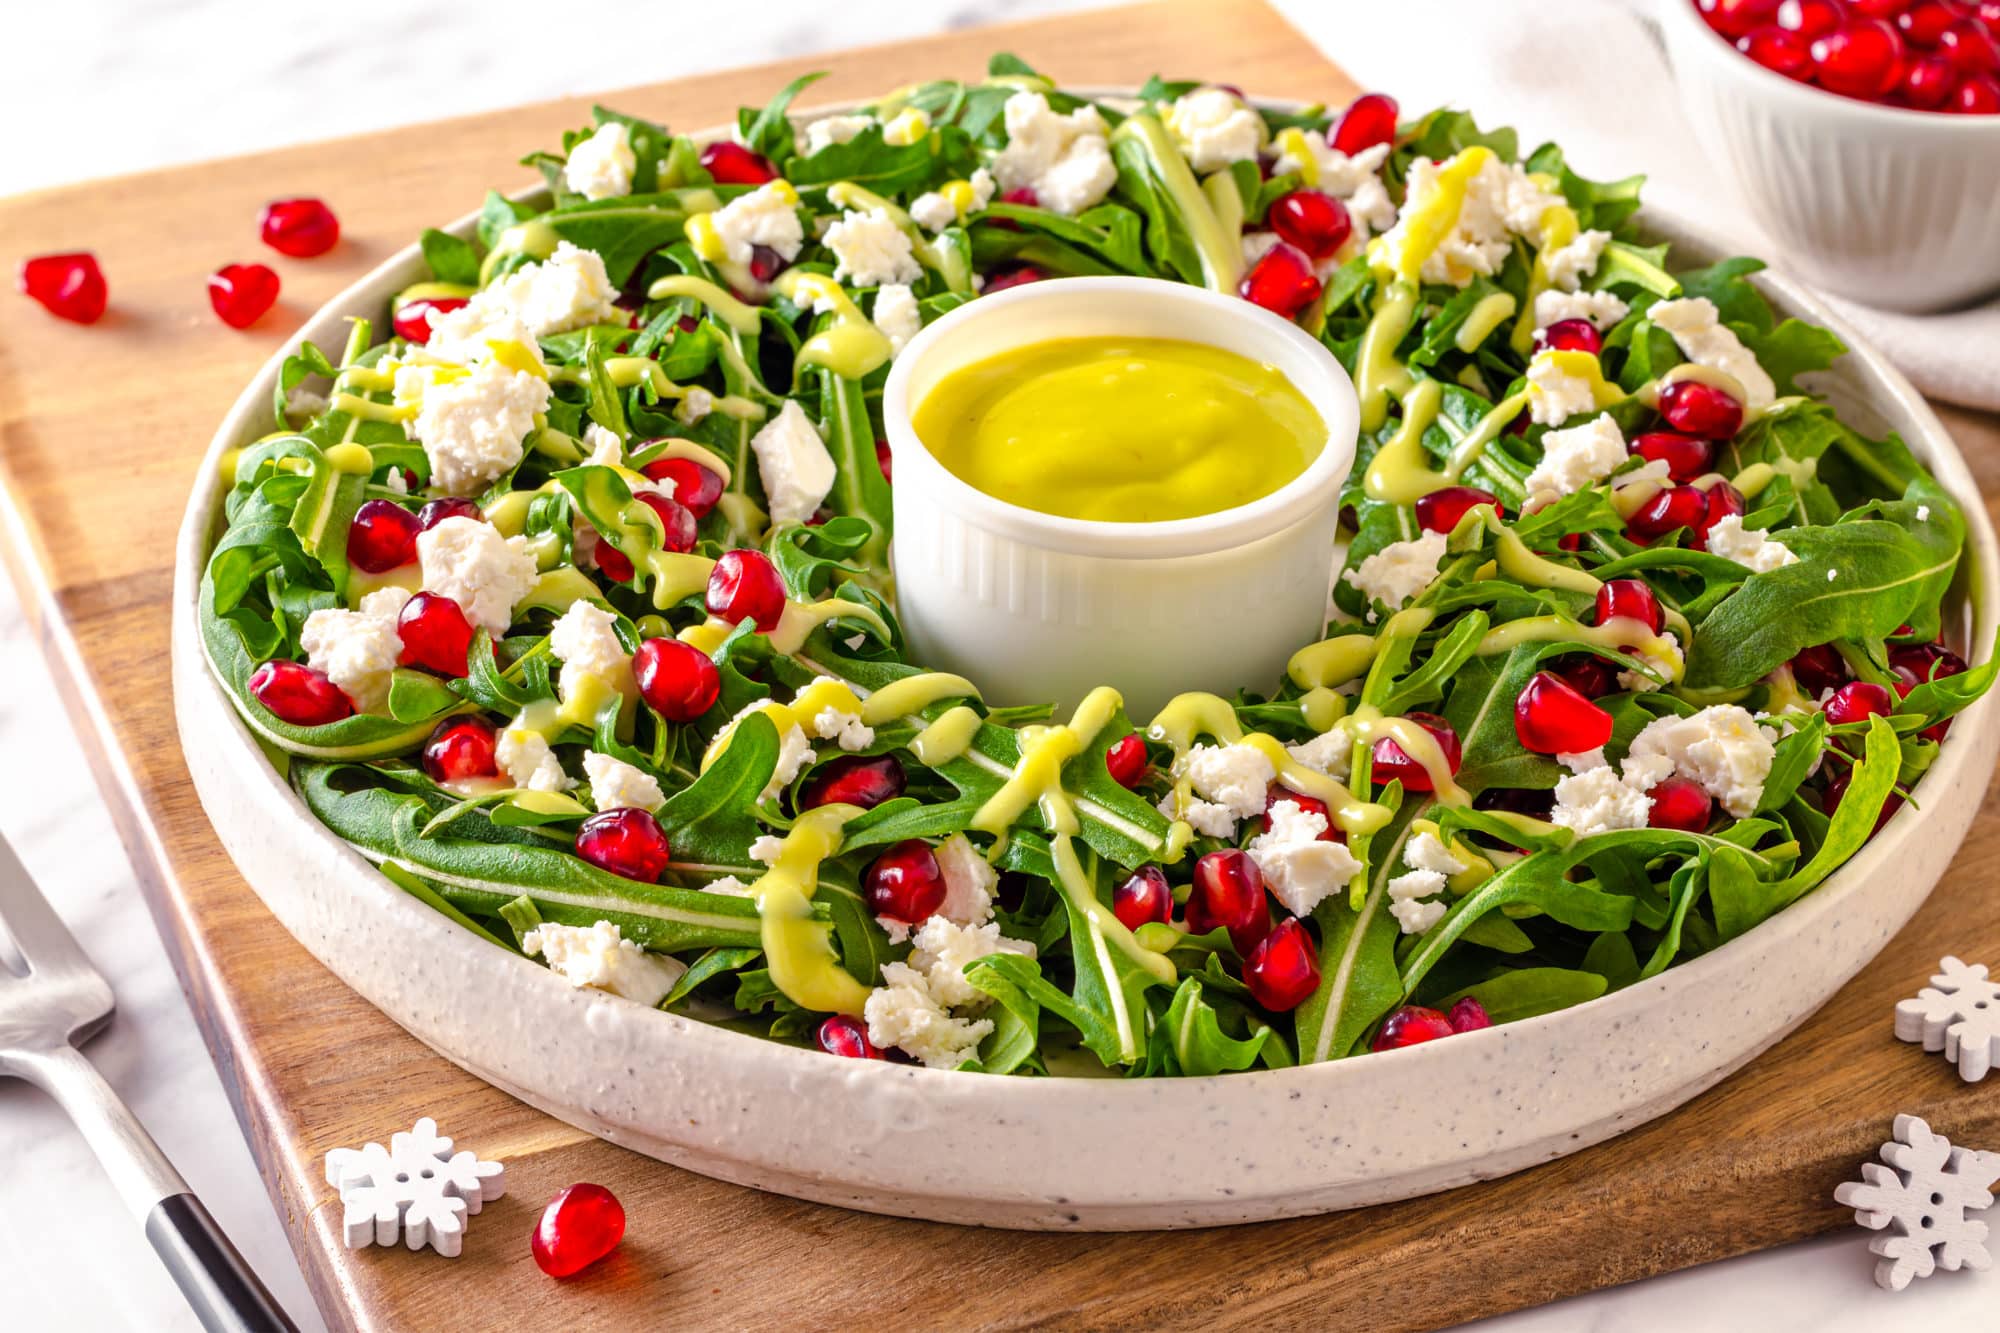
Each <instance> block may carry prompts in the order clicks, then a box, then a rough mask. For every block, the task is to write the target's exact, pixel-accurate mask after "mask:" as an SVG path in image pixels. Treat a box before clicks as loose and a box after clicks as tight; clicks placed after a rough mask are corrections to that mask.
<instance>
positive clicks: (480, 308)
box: [429, 241, 624, 352]
mask: <svg viewBox="0 0 2000 1333" xmlns="http://www.w3.org/2000/svg"><path fill="white" fill-rule="evenodd" d="M617 299H618V289H617V288H616V287H614V286H612V285H611V279H610V278H609V277H608V276H607V275H606V274H605V271H604V259H603V257H602V256H600V255H599V254H598V253H597V252H596V251H595V250H585V249H582V248H580V247H578V246H575V245H572V244H571V243H570V242H568V241H559V242H557V243H556V248H555V253H553V254H551V255H550V256H549V257H548V258H547V259H544V260H542V261H541V262H540V263H536V264H523V265H522V266H521V267H520V268H517V269H515V270H514V271H513V272H512V273H509V274H507V275H506V276H505V277H503V278H500V279H498V280H497V281H495V282H494V283H493V285H492V286H490V287H487V288H484V289H483V290H481V291H479V292H476V293H474V294H473V297H472V299H471V300H470V301H468V302H467V303H466V304H465V305H463V306H461V307H460V308H458V309H457V310H453V311H451V312H449V313H448V314H444V315H438V314H436V313H435V312H433V313H432V315H431V328H432V329H433V330H434V333H433V336H432V339H431V342H430V344H429V347H430V350H431V351H433V352H438V351H439V350H440V349H441V348H443V349H444V350H445V351H447V352H450V351H452V350H453V349H454V348H455V346H456V345H457V344H463V343H469V342H474V341H486V342H493V341H510V342H519V341H521V339H520V337H519V335H518V333H515V334H514V335H513V336H511V337H504V338H503V337H501V336H500V335H501V334H503V333H507V332H510V329H509V325H508V321H510V320H518V321H519V323H520V327H521V328H525V329H526V330H527V331H528V334H529V337H528V339H527V342H528V343H529V344H530V345H532V343H533V341H534V339H536V338H546V337H549V336H550V335H552V334H557V333H568V332H569V331H570V330H572V329H581V328H588V327H589V326H590V325H592V324H609V323H623V322H624V315H623V313H622V312H621V311H620V310H619V309H618V305H617Z"/></svg>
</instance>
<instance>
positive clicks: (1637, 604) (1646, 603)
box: [1590, 579, 1667, 634]
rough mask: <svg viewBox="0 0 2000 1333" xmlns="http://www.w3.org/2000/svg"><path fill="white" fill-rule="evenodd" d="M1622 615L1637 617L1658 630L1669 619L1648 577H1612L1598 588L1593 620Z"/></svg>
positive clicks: (1652, 628)
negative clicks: (1648, 581) (1648, 582)
mask: <svg viewBox="0 0 2000 1333" xmlns="http://www.w3.org/2000/svg"><path fill="white" fill-rule="evenodd" d="M1621 619H1622V620H1636V621H1638V622H1640V623H1641V624H1643V625H1644V626H1645V627H1646V628H1647V629H1649V630H1651V631H1652V632H1653V633H1655V634H1658V633H1659V632H1660V630H1661V628H1662V627H1663V626H1665V625H1666V623H1667V620H1666V615H1665V613H1663V612H1662V611H1661V610H1660V599H1659V598H1658V597H1656V596H1654V594H1653V590H1652V588H1650V587H1649V586H1647V584H1646V581H1645V580H1644V579H1609V580H1607V581H1606V582H1605V584H1604V586H1603V587H1601V588H1599V589H1598V590H1597V618H1596V619H1595V620H1593V621H1591V622H1590V623H1591V624H1593V625H1602V624H1603V623H1604V622H1605V621H1607V620H1621Z"/></svg>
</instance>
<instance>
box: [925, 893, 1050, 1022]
mask: <svg viewBox="0 0 2000 1333" xmlns="http://www.w3.org/2000/svg"><path fill="white" fill-rule="evenodd" d="M911 943H912V944H913V945H914V946H915V947H914V948H913V949H912V950H911V951H910V960H909V966H910V969H911V970H912V971H915V972H922V973H923V974H924V981H925V983H926V984H928V985H929V987H930V992H931V998H933V999H935V1000H936V1001H937V1002H938V1003H939V1004H942V1005H949V1006H951V1007H953V1008H960V1007H966V1006H974V1005H984V1004H985V1002H986V1001H987V999H988V998H989V997H988V996H987V994H986V992H984V991H982V990H978V989H976V988H975V987H974V986H973V985H972V983H971V982H969V981H967V980H966V979H965V965H966V964H967V963H973V962H977V961H978V960H979V959H981V958H984V957H986V956H987V955H988V954H996V953H1017V954H1021V955H1022V956H1024V957H1027V958H1033V957H1034V956H1035V946H1034V945H1032V944H1030V943H1028V942H1027V941H1026V940H1010V939H1007V938H1005V937H1003V936H1002V935H1001V934H1000V923H999V922H997V921H989V922H987V923H985V924H984V925H979V926H961V925H959V924H957V923H956V922H954V921H951V920H948V919H946V918H945V917H943V916H933V917H931V918H930V919H928V920H926V921H925V922H924V923H923V924H922V925H920V926H918V927H917V930H916V934H915V935H914V936H912V937H911Z"/></svg>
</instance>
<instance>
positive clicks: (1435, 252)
mask: <svg viewBox="0 0 2000 1333" xmlns="http://www.w3.org/2000/svg"><path fill="white" fill-rule="evenodd" d="M1443 169H1444V164H1442V163H1437V162H1433V161H1431V160H1430V159H1429V158H1427V157H1421V156H1420V157H1418V158H1417V159H1416V160H1415V161H1413V162H1412V163H1411V164H1410V173H1409V180H1408V182H1407V185H1406V192H1405V197H1404V202H1403V211H1402V215H1401V217H1400V218H1398V220H1397V222H1396V225H1395V226H1394V227H1392V228H1390V229H1389V232H1388V234H1387V236H1386V237H1385V238H1384V242H1383V244H1384V252H1383V258H1384V260H1385V261H1386V262H1387V264H1388V265H1389V267H1391V268H1397V269H1400V268H1401V267H1402V255H1403V248H1404V247H1405V246H1406V245H1408V244H1409V243H1410V242H1411V239H1412V235H1411V227H1412V219H1414V218H1416V217H1417V216H1419V215H1420V214H1425V213H1428V212H1429V211H1431V210H1433V209H1434V208H1435V205H1434V204H1433V203H1432V200H1433V199H1434V198H1435V197H1436V196H1437V194H1438V192H1439V190H1440V189H1441V188H1442V186H1441V183H1440V177H1441V174H1442V172H1443ZM1562 202H1563V200H1562V197H1561V196H1560V195H1557V194H1553V193H1551V192H1550V191H1548V190H1547V189H1545V188H1544V187H1543V186H1542V185H1541V184H1539V183H1538V182H1536V181H1535V180H1533V179H1532V178H1530V176H1529V175H1528V173H1527V172H1526V171H1524V170H1522V169H1521V168H1520V167H1518V166H1516V165H1513V164H1512V163H1507V162H1502V161H1501V160H1500V159H1499V158H1497V157H1495V158H1492V159H1490V160H1489V161H1488V162H1487V163H1486V165H1484V166H1483V167H1481V168H1480V169H1479V171H1478V173H1477V174H1475V175H1474V176H1473V177H1472V179H1471V180H1470V181H1468V182H1466V188H1465V198H1464V202H1463V204H1462V205H1461V207H1460V208H1459V210H1458V217H1457V219H1456V221H1455V222H1454V223H1453V225H1452V228H1451V230H1450V231H1449V232H1448V233H1446V235H1445V237H1444V239H1443V240H1442V241H1440V242H1438V243H1437V245H1436V246H1434V247H1433V248H1432V249H1431V251H1430V253H1429V254H1428V255H1426V256H1425V257H1424V262H1423V266H1422V268H1421V269H1419V271H1418V276H1419V277H1420V278H1421V279H1422V280H1423V281H1425V282H1436V283H1449V284H1450V285H1452V286H1454V287H1463V286H1466V285H1467V284H1468V283H1470V282H1471V281H1472V280H1473V279H1474V278H1476V277H1482V276H1483V277H1491V276H1492V275H1493V274H1495V273H1497V272H1499V271H1500V267H1501V265H1502V264H1504V263H1506V261H1507V254H1508V252H1509V251H1510V250H1512V248H1513V241H1512V236H1513V235H1519V236H1526V237H1535V236H1538V235H1539V233H1540V231H1541V225H1542V215H1543V214H1544V213H1546V212H1547V211H1548V210H1549V209H1550V208H1552V207H1554V206H1556V205H1558V204H1561V203H1562Z"/></svg>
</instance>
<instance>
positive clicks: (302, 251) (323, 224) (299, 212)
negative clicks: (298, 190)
mask: <svg viewBox="0 0 2000 1333" xmlns="http://www.w3.org/2000/svg"><path fill="white" fill-rule="evenodd" d="M257 230H258V233H259V234H260V235H262V236H263V238H264V244H266V245H268V246H270V247H271V248H272V249H273V250H276V251H277V252H278V253H279V254H281V255H290V256H291V257H292V258H294V259H311V258H312V257H313V256H314V255H323V254H325V253H326V252H327V251H329V250H331V249H333V247H334V245H335V244H336V243H337V242H338V241H339V240H340V219H339V218H337V217H335V216H334V215H333V210H332V209H330V208H328V207H327V206H326V205H325V204H324V203H322V202H321V201H320V200H318V199H279V200H276V201H274V202H272V203H268V204H266V205H264V215H263V216H262V217H260V218H259V219H258V220H257Z"/></svg>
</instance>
